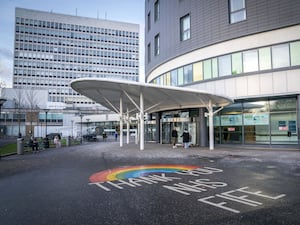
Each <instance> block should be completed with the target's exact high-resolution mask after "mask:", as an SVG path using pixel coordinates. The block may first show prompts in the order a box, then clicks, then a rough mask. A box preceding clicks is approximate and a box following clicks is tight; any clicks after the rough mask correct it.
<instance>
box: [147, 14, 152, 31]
mask: <svg viewBox="0 0 300 225" xmlns="http://www.w3.org/2000/svg"><path fill="white" fill-rule="evenodd" d="M147 27H148V31H149V30H150V29H151V14H150V12H149V13H148V16H147Z"/></svg>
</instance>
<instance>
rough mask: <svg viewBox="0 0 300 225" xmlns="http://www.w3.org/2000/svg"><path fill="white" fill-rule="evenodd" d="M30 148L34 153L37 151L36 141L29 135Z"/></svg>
mask: <svg viewBox="0 0 300 225" xmlns="http://www.w3.org/2000/svg"><path fill="white" fill-rule="evenodd" d="M31 143H32V144H31V148H32V152H33V153H35V152H38V147H39V146H38V141H37V139H36V138H33V136H31Z"/></svg>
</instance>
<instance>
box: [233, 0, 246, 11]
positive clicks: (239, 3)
mask: <svg viewBox="0 0 300 225" xmlns="http://www.w3.org/2000/svg"><path fill="white" fill-rule="evenodd" d="M243 8H245V0H230V10H231V12H234V11H237V10H240V9H243Z"/></svg>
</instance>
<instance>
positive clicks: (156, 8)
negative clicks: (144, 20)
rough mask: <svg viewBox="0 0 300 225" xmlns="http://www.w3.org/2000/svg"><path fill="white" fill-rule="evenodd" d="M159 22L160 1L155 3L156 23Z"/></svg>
mask: <svg viewBox="0 0 300 225" xmlns="http://www.w3.org/2000/svg"><path fill="white" fill-rule="evenodd" d="M158 20H159V0H157V1H156V2H155V3H154V21H155V22H156V21H158Z"/></svg>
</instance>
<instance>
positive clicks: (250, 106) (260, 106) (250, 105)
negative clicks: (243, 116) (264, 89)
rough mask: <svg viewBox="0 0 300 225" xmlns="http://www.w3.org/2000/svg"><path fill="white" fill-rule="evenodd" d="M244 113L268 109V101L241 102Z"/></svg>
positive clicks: (266, 110)
mask: <svg viewBox="0 0 300 225" xmlns="http://www.w3.org/2000/svg"><path fill="white" fill-rule="evenodd" d="M243 108H244V112H245V113H261V112H268V111H269V102H268V101H258V102H246V103H243Z"/></svg>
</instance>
